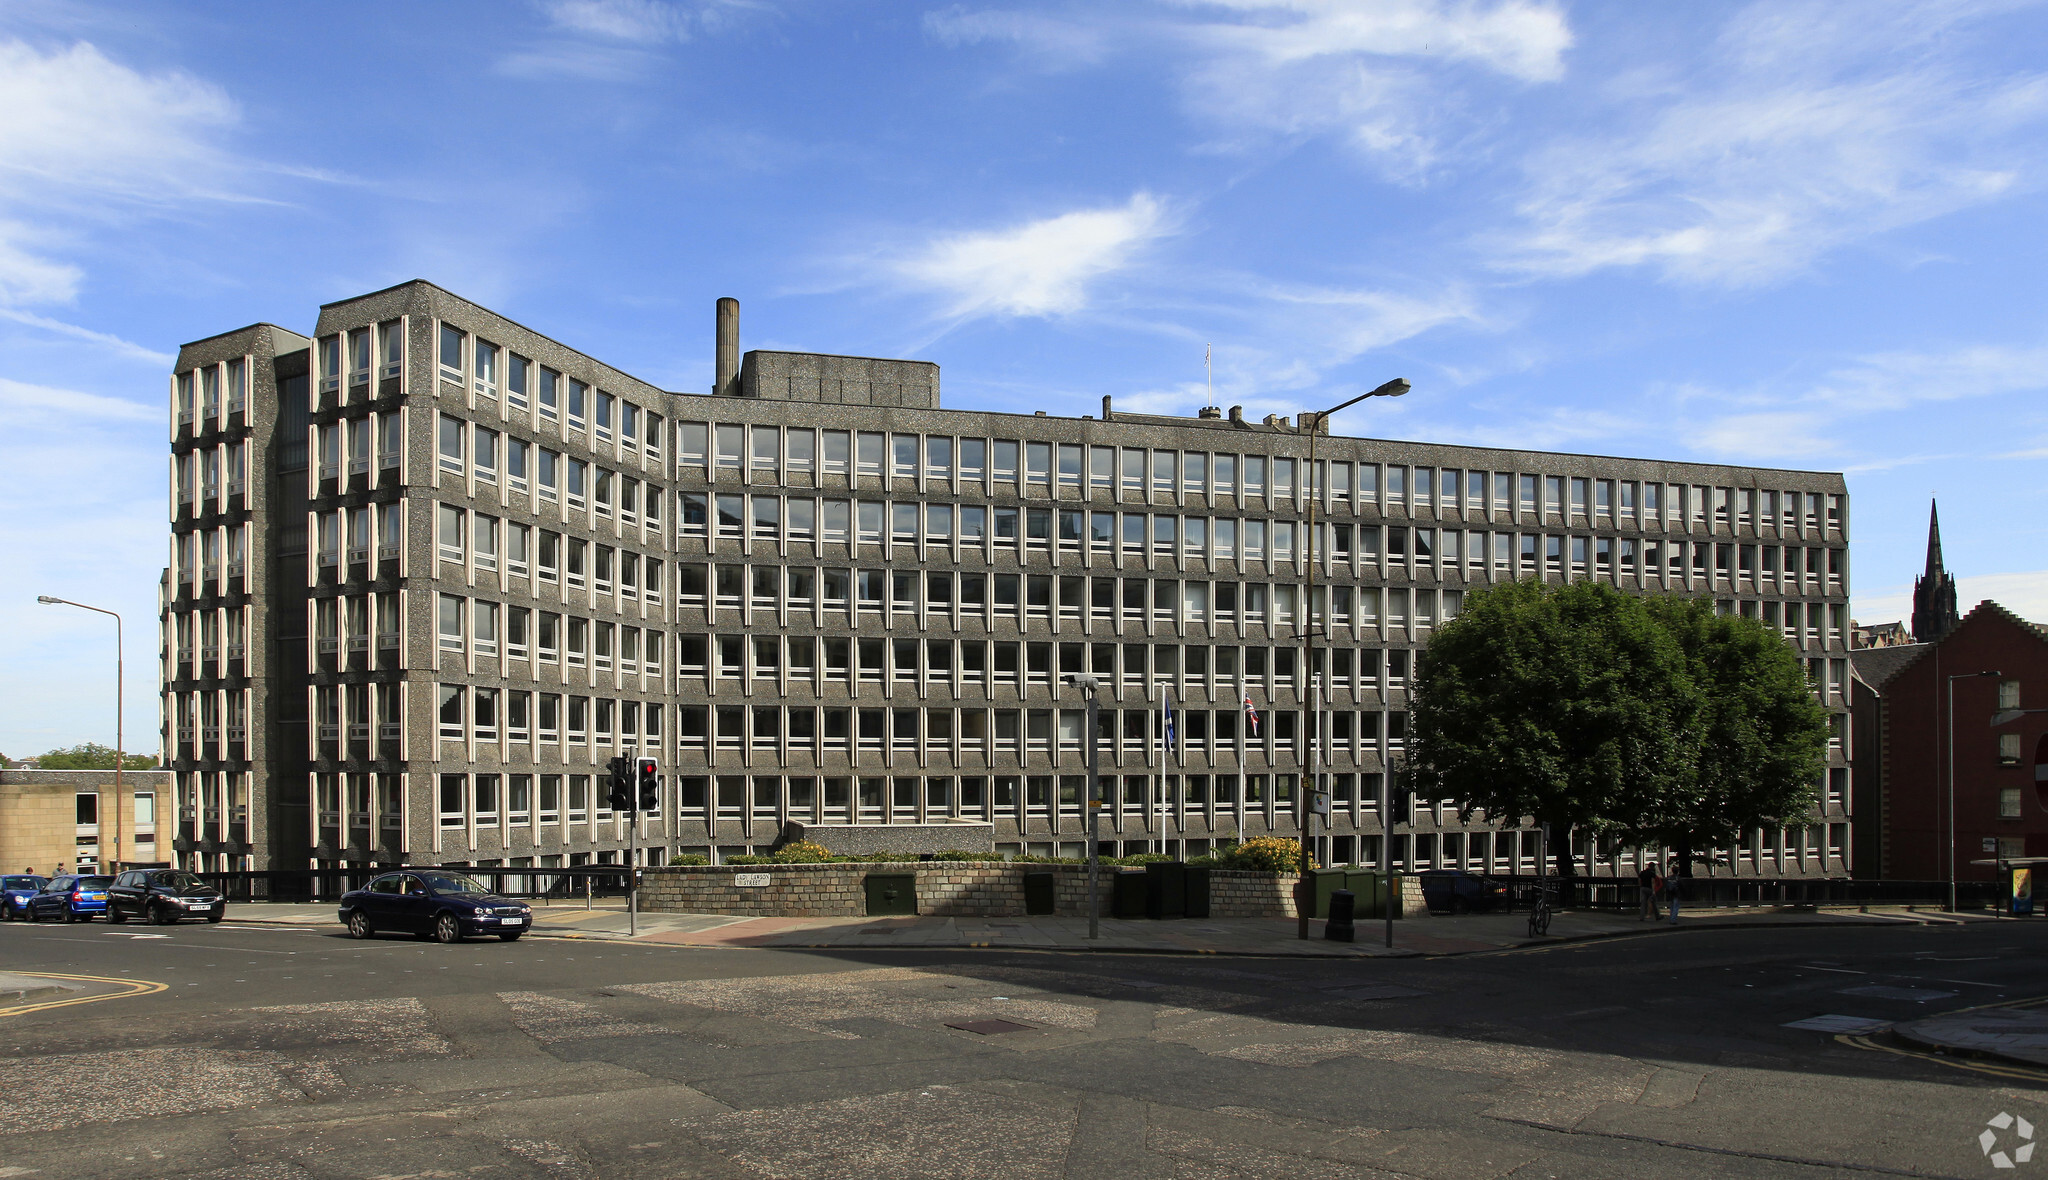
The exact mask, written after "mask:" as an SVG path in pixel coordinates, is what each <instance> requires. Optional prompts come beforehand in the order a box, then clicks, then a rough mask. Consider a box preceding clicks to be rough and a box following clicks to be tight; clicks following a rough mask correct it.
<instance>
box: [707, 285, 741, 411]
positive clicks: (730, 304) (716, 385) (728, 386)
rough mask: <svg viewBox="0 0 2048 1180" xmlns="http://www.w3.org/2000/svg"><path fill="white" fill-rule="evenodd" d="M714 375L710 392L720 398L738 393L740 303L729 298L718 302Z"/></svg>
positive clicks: (736, 395)
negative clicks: (715, 367)
mask: <svg viewBox="0 0 2048 1180" xmlns="http://www.w3.org/2000/svg"><path fill="white" fill-rule="evenodd" d="M715 363H716V365H717V369H716V375H715V376H714V377H713V378H712V383H711V392H712V393H715V394H718V395H719V396H721V397H738V396H739V393H740V387H739V381H740V301H739V300H737V299H734V298H732V297H730V296H727V297H726V298H723V299H720V300H719V301H718V344H717V355H716V361H715Z"/></svg>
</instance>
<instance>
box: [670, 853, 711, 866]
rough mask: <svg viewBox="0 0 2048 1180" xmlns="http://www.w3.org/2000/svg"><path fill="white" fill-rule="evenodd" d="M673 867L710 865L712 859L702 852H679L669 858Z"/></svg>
mask: <svg viewBox="0 0 2048 1180" xmlns="http://www.w3.org/2000/svg"><path fill="white" fill-rule="evenodd" d="M668 863H670V864H672V865H708V864H710V863H711V858H710V857H708V856H706V855H704V854H703V853H701V852H679V853H677V854H676V855H674V856H672V857H670V858H669V861H668Z"/></svg>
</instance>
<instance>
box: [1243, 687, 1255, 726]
mask: <svg viewBox="0 0 2048 1180" xmlns="http://www.w3.org/2000/svg"><path fill="white" fill-rule="evenodd" d="M1244 723H1245V724H1246V725H1248V726H1250V727H1251V735H1252V736H1253V737H1257V736H1259V711H1258V709H1257V708H1255V707H1253V705H1252V694H1251V692H1250V690H1246V692H1245V694H1244Z"/></svg>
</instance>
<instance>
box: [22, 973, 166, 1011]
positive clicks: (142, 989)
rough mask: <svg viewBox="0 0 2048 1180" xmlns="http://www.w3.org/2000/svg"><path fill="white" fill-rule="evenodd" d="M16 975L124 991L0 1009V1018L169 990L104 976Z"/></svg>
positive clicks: (142, 981)
mask: <svg viewBox="0 0 2048 1180" xmlns="http://www.w3.org/2000/svg"><path fill="white" fill-rule="evenodd" d="M14 974H16V975H27V976H30V977H31V978H35V979H69V980H75V981H78V982H82V983H111V984H113V985H114V986H116V987H120V988H124V989H126V990H124V991H118V992H110V993H108V994H106V995H101V996H72V997H70V998H68V999H63V1000H45V1001H43V1002H42V1003H40V1004H22V1005H20V1006H18V1007H14V1008H0V1017H5V1016H19V1015H21V1014H22V1013H24V1012H43V1011H47V1010H48V1009H51V1008H69V1007H71V1006H72V1005H74V1004H96V1003H98V1002H100V1001H101V1000H122V999H126V998H128V997H129V996H147V995H152V994H154V993H156V992H160V991H166V990H168V989H169V988H170V986H171V985H170V984H168V983H157V982H155V981H154V980H149V979H117V978H114V977H112V976H106V975H63V974H59V973H57V972H55V971H16V972H14Z"/></svg>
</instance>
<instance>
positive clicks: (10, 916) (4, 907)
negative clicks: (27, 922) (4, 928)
mask: <svg viewBox="0 0 2048 1180" xmlns="http://www.w3.org/2000/svg"><path fill="white" fill-rule="evenodd" d="M19 917H21V909H20V907H18V906H16V905H15V904H14V899H13V898H11V897H10V898H8V899H7V901H6V902H5V903H0V922H12V921H14V920H15V919H17V918H19Z"/></svg>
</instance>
